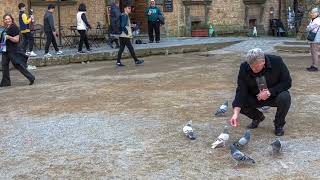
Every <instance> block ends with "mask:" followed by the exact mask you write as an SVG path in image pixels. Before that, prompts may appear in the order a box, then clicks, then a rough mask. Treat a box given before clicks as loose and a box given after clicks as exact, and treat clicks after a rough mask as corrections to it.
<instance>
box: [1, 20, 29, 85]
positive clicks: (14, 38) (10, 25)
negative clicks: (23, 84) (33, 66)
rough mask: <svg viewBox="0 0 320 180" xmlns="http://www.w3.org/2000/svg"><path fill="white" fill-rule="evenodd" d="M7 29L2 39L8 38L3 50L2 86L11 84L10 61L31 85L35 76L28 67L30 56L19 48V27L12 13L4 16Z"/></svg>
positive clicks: (2, 34)
mask: <svg viewBox="0 0 320 180" xmlns="http://www.w3.org/2000/svg"><path fill="white" fill-rule="evenodd" d="M3 22H4V26H5V29H4V31H3V32H2V33H1V39H3V38H4V39H6V41H5V44H6V50H5V52H2V53H3V54H2V80H1V83H0V87H4V86H11V80H10V70H9V63H10V61H11V62H12V64H13V66H14V67H15V68H16V69H18V70H19V71H20V72H21V74H23V75H24V76H25V77H26V78H27V79H28V80H29V85H32V84H33V83H34V80H35V77H34V76H33V75H32V74H31V73H30V72H29V71H28V70H27V69H26V67H27V60H28V56H27V55H25V53H24V52H23V51H22V50H21V49H19V40H20V35H19V31H20V30H19V28H18V26H17V25H16V24H15V23H14V19H13V17H12V15H11V14H5V15H4V16H3Z"/></svg>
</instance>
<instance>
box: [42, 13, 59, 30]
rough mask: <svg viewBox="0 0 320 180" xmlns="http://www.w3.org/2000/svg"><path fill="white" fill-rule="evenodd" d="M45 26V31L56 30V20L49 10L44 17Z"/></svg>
mask: <svg viewBox="0 0 320 180" xmlns="http://www.w3.org/2000/svg"><path fill="white" fill-rule="evenodd" d="M43 26H44V27H43V28H44V32H55V31H56V30H55V28H54V21H53V15H52V13H51V12H49V11H47V12H46V13H45V14H44V18H43Z"/></svg>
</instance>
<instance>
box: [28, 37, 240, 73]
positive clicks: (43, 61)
mask: <svg viewBox="0 0 320 180" xmlns="http://www.w3.org/2000/svg"><path fill="white" fill-rule="evenodd" d="M240 42H241V40H238V41H229V42H215V43H207V44H193V45H179V46H167V47H158V48H143V49H139V48H138V49H135V52H136V55H137V56H138V57H147V56H154V55H169V54H182V53H190V52H204V51H211V50H215V49H221V48H224V47H226V46H230V45H233V44H237V43H240ZM117 54H118V51H117V50H113V51H96V52H92V53H86V54H71V55H60V56H52V57H49V58H44V57H35V58H30V59H29V60H28V64H30V65H33V66H37V67H41V66H52V65H65V64H70V63H81V62H84V61H108V60H109V61H110V60H115V59H116V58H117ZM122 58H123V59H125V58H129V53H128V51H124V52H123V54H122Z"/></svg>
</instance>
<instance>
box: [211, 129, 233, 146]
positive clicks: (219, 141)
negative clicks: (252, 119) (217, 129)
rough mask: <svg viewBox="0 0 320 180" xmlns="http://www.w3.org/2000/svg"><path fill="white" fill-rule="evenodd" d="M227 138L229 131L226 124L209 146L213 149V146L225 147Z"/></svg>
mask: <svg viewBox="0 0 320 180" xmlns="http://www.w3.org/2000/svg"><path fill="white" fill-rule="evenodd" d="M228 140H229V131H228V126H225V127H224V129H223V133H221V134H220V135H219V136H218V138H217V140H216V141H215V142H214V143H212V146H211V148H212V149H215V148H220V147H225V146H226V142H227V141H228Z"/></svg>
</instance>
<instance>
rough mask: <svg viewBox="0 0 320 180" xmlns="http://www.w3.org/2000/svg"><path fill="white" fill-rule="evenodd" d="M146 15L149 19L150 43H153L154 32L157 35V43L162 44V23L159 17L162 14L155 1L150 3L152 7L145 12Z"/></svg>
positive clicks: (152, 0)
mask: <svg viewBox="0 0 320 180" xmlns="http://www.w3.org/2000/svg"><path fill="white" fill-rule="evenodd" d="M144 13H145V15H146V16H147V17H148V34H149V43H153V41H154V36H153V30H154V32H155V34H156V43H159V42H160V21H159V19H158V17H159V15H160V16H161V15H162V13H161V11H160V9H159V8H158V7H157V6H156V2H155V0H151V1H150V6H149V7H148V8H147V9H146V10H145V11H144Z"/></svg>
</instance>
